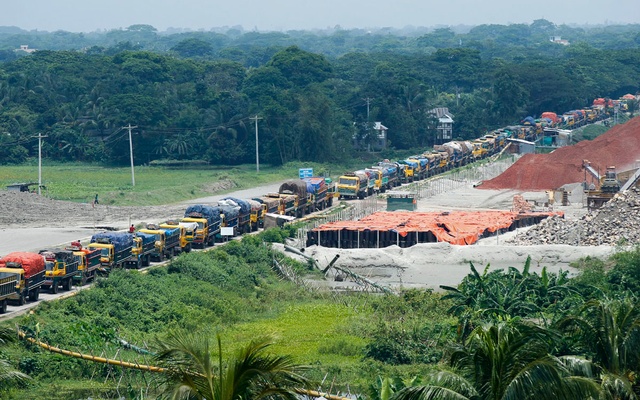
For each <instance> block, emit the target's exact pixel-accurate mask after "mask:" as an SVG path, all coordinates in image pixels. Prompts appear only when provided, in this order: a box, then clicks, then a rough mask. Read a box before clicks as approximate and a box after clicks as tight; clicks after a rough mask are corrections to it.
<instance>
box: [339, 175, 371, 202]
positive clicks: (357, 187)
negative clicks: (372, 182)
mask: <svg viewBox="0 0 640 400" xmlns="http://www.w3.org/2000/svg"><path fill="white" fill-rule="evenodd" d="M338 193H339V194H340V197H341V198H345V199H355V198H358V199H364V198H365V197H367V196H368V195H369V175H367V173H366V172H365V171H355V172H347V173H346V174H344V175H342V176H341V177H340V178H339V179H338Z"/></svg>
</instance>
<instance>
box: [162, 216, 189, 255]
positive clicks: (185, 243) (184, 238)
mask: <svg viewBox="0 0 640 400" xmlns="http://www.w3.org/2000/svg"><path fill="white" fill-rule="evenodd" d="M160 228H163V229H180V252H181V253H189V252H190V251H191V248H192V247H193V238H194V237H195V232H196V230H197V229H198V224H196V223H195V222H178V221H173V220H170V221H167V222H165V223H164V224H160Z"/></svg>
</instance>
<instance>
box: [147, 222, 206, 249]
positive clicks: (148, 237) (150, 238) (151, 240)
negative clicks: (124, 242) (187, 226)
mask: <svg viewBox="0 0 640 400" xmlns="http://www.w3.org/2000/svg"><path fill="white" fill-rule="evenodd" d="M187 223H188V222H187ZM181 224H182V223H181ZM193 224H195V225H196V226H198V224H196V223H195V222H193ZM135 235H136V237H139V238H140V239H142V244H143V245H145V244H149V243H151V242H155V241H156V235H152V234H151V233H144V232H136V233H135Z"/></svg>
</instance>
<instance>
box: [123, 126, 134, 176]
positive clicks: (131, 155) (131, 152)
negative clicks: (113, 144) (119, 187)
mask: <svg viewBox="0 0 640 400" xmlns="http://www.w3.org/2000/svg"><path fill="white" fill-rule="evenodd" d="M135 128H137V126H131V124H129V125H127V126H123V127H122V129H128V130H129V156H130V158H131V186H135V185H136V176H135V173H134V172H133V140H132V139H131V130H132V129H135Z"/></svg>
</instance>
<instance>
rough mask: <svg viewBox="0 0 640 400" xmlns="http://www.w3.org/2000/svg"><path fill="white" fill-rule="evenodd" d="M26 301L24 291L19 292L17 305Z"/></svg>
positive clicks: (21, 304)
mask: <svg viewBox="0 0 640 400" xmlns="http://www.w3.org/2000/svg"><path fill="white" fill-rule="evenodd" d="M26 302H27V296H26V295H25V294H24V293H20V298H19V299H18V305H20V306H23V305H25V303H26Z"/></svg>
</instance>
